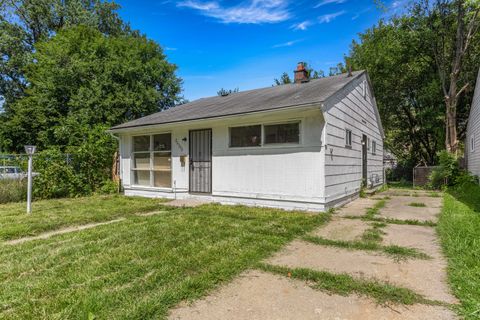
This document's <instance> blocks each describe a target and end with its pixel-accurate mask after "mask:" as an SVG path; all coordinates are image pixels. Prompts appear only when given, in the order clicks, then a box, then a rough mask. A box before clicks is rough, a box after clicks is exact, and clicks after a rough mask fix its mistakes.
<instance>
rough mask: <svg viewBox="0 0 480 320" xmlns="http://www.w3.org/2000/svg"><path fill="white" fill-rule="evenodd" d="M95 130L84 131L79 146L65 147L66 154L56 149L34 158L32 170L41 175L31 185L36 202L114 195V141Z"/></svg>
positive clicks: (104, 133) (101, 130) (100, 129)
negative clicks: (112, 174) (95, 194)
mask: <svg viewBox="0 0 480 320" xmlns="http://www.w3.org/2000/svg"><path fill="white" fill-rule="evenodd" d="M105 130H106V128H105V127H103V126H97V127H95V128H92V129H90V130H86V132H85V138H84V141H83V143H82V144H81V145H79V146H76V147H68V149H67V151H68V154H64V153H63V152H61V151H60V150H59V149H58V148H56V149H50V150H45V151H42V152H40V153H39V154H38V155H36V156H35V160H34V168H35V171H37V172H38V173H39V174H40V175H39V176H38V177H36V179H35V183H34V196H35V197H37V198H62V197H77V196H85V195H90V194H92V193H95V192H99V193H113V192H116V190H118V187H117V186H116V185H114V183H112V182H111V168H112V164H113V154H114V152H115V150H116V141H115V140H114V139H113V138H112V137H111V136H110V135H109V134H107V133H106V132H105Z"/></svg>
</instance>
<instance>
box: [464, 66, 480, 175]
mask: <svg viewBox="0 0 480 320" xmlns="http://www.w3.org/2000/svg"><path fill="white" fill-rule="evenodd" d="M466 138H467V139H466V141H465V155H466V158H467V167H468V171H470V172H471V173H472V174H473V175H476V176H480V144H479V142H480V140H479V139H480V71H479V73H478V77H477V84H476V87H475V93H474V96H473V102H472V107H471V109H470V117H469V119H468V127H467V137H466ZM471 139H473V143H474V148H472V146H471V143H472V140H471Z"/></svg>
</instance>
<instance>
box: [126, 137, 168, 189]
mask: <svg viewBox="0 0 480 320" xmlns="http://www.w3.org/2000/svg"><path fill="white" fill-rule="evenodd" d="M132 139H133V150H132V161H133V163H132V176H133V184H134V185H138V186H145V187H156V188H171V187H172V136H171V134H170V133H163V134H155V135H146V136H134V137H133V138H132Z"/></svg>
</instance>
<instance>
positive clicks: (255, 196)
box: [110, 63, 383, 210]
mask: <svg viewBox="0 0 480 320" xmlns="http://www.w3.org/2000/svg"><path fill="white" fill-rule="evenodd" d="M110 132H112V133H114V134H116V135H117V136H118V137H119V139H120V157H121V160H120V168H121V169H120V171H121V178H122V184H123V187H124V190H125V194H126V195H139V196H147V197H166V198H203V199H208V200H211V201H215V202H220V203H224V204H245V205H255V206H268V207H278V208H285V209H303V210H326V209H328V208H330V207H333V206H336V205H340V204H342V203H345V202H347V201H349V200H351V199H353V198H355V197H357V196H358V194H359V191H360V188H361V186H362V181H365V183H366V184H367V185H368V186H369V187H376V186H379V185H381V184H383V129H382V124H381V122H380V116H379V114H378V110H377V107H376V104H375V99H374V97H373V92H372V89H371V85H370V81H369V79H368V76H367V73H366V72H364V71H358V72H353V73H352V74H350V75H347V74H341V75H338V76H333V77H328V78H321V79H312V80H309V79H308V78H307V71H306V70H305V68H304V65H303V64H302V63H300V64H299V65H298V67H297V70H296V71H295V83H293V84H286V85H281V86H275V87H269V88H264V89H257V90H250V91H243V92H238V93H231V94H228V95H226V96H216V97H211V98H204V99H199V100H196V101H193V102H190V103H187V104H184V105H181V106H177V107H175V108H171V109H168V110H165V111H162V112H159V113H156V114H152V115H150V116H146V117H143V118H141V119H138V120H134V121H130V122H127V123H124V124H122V125H119V126H116V127H113V128H112V129H111V130H110Z"/></svg>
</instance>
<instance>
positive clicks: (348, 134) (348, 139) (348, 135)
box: [345, 129, 352, 147]
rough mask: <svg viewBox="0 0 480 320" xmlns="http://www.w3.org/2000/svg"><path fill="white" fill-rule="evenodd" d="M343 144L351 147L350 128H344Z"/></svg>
mask: <svg viewBox="0 0 480 320" xmlns="http://www.w3.org/2000/svg"><path fill="white" fill-rule="evenodd" d="M345 146H346V147H352V130H350V129H345Z"/></svg>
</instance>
